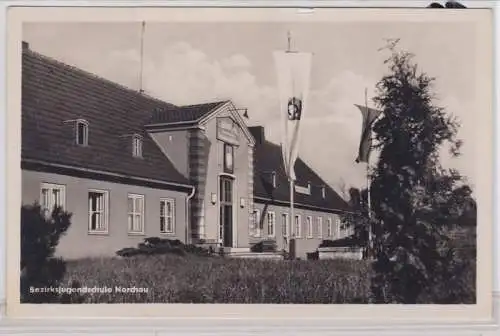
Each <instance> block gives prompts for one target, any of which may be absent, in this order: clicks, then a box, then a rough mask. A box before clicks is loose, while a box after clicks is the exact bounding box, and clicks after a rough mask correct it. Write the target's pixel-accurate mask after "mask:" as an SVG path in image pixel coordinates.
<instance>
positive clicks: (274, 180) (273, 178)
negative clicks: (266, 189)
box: [271, 171, 276, 188]
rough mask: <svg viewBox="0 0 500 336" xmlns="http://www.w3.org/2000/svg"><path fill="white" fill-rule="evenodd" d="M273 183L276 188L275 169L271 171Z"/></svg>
mask: <svg viewBox="0 0 500 336" xmlns="http://www.w3.org/2000/svg"><path fill="white" fill-rule="evenodd" d="M271 184H272V186H273V188H276V172H274V171H273V172H272V173H271Z"/></svg>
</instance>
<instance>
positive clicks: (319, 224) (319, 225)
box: [317, 217, 323, 238]
mask: <svg viewBox="0 0 500 336" xmlns="http://www.w3.org/2000/svg"><path fill="white" fill-rule="evenodd" d="M317 223H318V238H322V237H323V218H322V217H318V222H317Z"/></svg>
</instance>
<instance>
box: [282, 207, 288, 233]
mask: <svg viewBox="0 0 500 336" xmlns="http://www.w3.org/2000/svg"><path fill="white" fill-rule="evenodd" d="M281 232H282V233H283V237H288V214H287V213H284V214H282V215H281Z"/></svg>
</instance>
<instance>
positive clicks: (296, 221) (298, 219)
mask: <svg viewBox="0 0 500 336" xmlns="http://www.w3.org/2000/svg"><path fill="white" fill-rule="evenodd" d="M297 224H298V225H297ZM297 228H298V232H297ZM293 234H294V236H295V237H296V238H301V236H302V217H301V216H300V215H295V219H294V221H293Z"/></svg>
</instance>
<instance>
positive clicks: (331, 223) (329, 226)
mask: <svg viewBox="0 0 500 336" xmlns="http://www.w3.org/2000/svg"><path fill="white" fill-rule="evenodd" d="M326 221H327V223H328V224H327V226H328V228H327V230H328V231H327V234H328V237H333V221H332V218H331V217H328V219H327V220H326Z"/></svg>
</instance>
